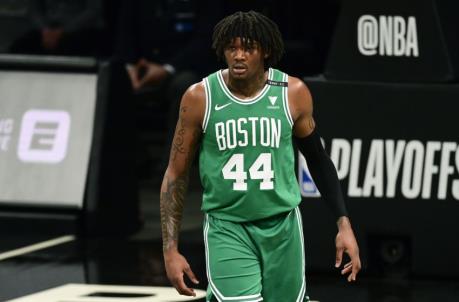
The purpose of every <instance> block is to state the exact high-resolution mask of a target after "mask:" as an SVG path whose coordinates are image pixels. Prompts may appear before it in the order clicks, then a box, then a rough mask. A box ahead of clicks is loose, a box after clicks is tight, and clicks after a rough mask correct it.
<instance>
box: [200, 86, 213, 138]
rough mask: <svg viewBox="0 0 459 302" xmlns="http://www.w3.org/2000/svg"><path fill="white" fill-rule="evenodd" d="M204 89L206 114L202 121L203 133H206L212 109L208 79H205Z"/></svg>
mask: <svg viewBox="0 0 459 302" xmlns="http://www.w3.org/2000/svg"><path fill="white" fill-rule="evenodd" d="M204 88H205V91H206V112H205V113H204V119H203V121H202V132H204V133H205V132H206V129H207V124H208V122H209V118H210V111H211V109H212V100H211V97H210V86H209V80H208V78H205V79H204Z"/></svg>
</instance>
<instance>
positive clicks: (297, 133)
mask: <svg viewBox="0 0 459 302" xmlns="http://www.w3.org/2000/svg"><path fill="white" fill-rule="evenodd" d="M213 48H215V50H216V53H217V55H218V56H219V57H220V58H223V59H224V60H225V61H226V63H227V65H228V68H227V69H225V70H220V71H217V72H215V73H213V74H211V75H209V76H208V77H207V78H205V79H204V80H203V81H202V82H200V83H197V84H195V85H193V86H191V87H190V88H189V89H188V90H187V91H186V92H185V94H184V95H183V98H182V102H181V108H180V115H179V120H178V123H177V128H176V131H175V136H174V140H173V144H172V150H171V153H170V161H169V165H168V168H167V170H166V173H165V175H164V179H163V183H162V187H161V224H162V236H163V252H164V260H165V266H166V271H167V276H168V278H169V279H170V281H171V282H172V284H173V285H174V287H175V288H176V289H177V291H178V292H179V293H180V294H183V295H191V296H194V295H195V293H194V291H193V289H191V288H190V287H188V286H187V285H186V283H185V281H184V277H183V276H184V275H185V274H186V275H187V276H188V278H189V279H190V280H191V281H192V282H193V283H195V284H197V283H198V280H197V279H196V277H195V275H194V274H193V272H192V270H191V268H190V266H189V264H188V262H187V260H186V259H185V258H184V257H183V256H182V255H181V254H180V252H179V248H178V237H179V236H178V234H179V229H180V222H181V219H182V208H183V203H184V200H185V193H186V190H187V184H188V175H189V169H190V165H191V163H192V160H193V157H194V155H195V152H196V151H197V150H198V148H199V164H200V175H201V182H202V185H203V187H204V196H203V203H202V210H203V211H204V213H205V221H204V242H205V248H206V263H207V277H208V282H209V286H208V291H207V301H232V302H239V301H262V300H263V301H268V302H293V301H309V298H308V296H307V293H306V282H305V272H304V267H305V259H304V250H303V237H302V236H303V231H302V222H301V215H300V211H299V208H298V204H299V203H300V201H301V196H300V193H299V188H298V183H297V180H296V177H295V173H294V151H293V147H292V135H293V137H294V140H295V141H296V143H297V145H298V148H299V149H300V151H301V152H302V153H303V154H304V155H305V157H306V160H307V163H308V167H309V168H310V171H311V174H312V176H313V178H314V180H315V183H316V185H317V187H318V188H319V190H320V192H321V194H322V197H323V199H324V200H326V201H327V202H328V203H329V205H330V206H331V208H332V209H333V211H334V213H335V214H336V219H337V228H338V234H337V236H336V263H335V266H336V267H340V266H341V262H342V257H343V252H345V253H346V254H348V256H349V257H350V262H349V263H347V264H346V265H344V267H343V268H342V271H341V273H342V274H343V275H348V277H347V279H348V281H355V280H356V275H357V273H358V272H359V270H360V266H361V265H360V258H359V249H358V246H357V242H356V239H355V236H354V234H353V231H352V228H351V224H350V221H349V218H348V217H347V212H346V208H345V205H344V201H343V197H342V193H341V190H340V184H339V181H338V177H337V174H336V170H335V168H334V166H333V163H332V162H331V160H330V158H329V157H328V156H327V154H326V153H325V151H324V149H323V147H322V144H321V142H320V138H319V134H318V133H317V131H316V130H315V123H314V119H313V116H312V99H311V95H310V94H309V91H308V88H307V87H306V86H305V84H304V83H303V82H302V81H300V80H299V79H297V78H294V77H290V76H288V75H287V74H285V73H283V72H281V71H279V70H276V69H273V68H271V66H273V65H274V64H276V63H277V62H278V61H279V59H280V58H281V56H282V53H283V42H282V38H281V35H280V32H279V30H278V28H277V25H276V24H274V23H273V22H272V21H271V20H270V19H268V18H267V17H265V16H263V15H262V14H259V13H256V12H253V11H250V12H246V13H243V12H238V13H235V14H233V15H230V16H228V17H226V18H224V19H223V20H221V21H220V22H219V23H218V24H217V25H216V26H215V29H214V34H213ZM191 59H192V58H191Z"/></svg>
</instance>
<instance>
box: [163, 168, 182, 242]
mask: <svg viewBox="0 0 459 302" xmlns="http://www.w3.org/2000/svg"><path fill="white" fill-rule="evenodd" d="M164 181H165V182H166V190H165V191H161V198H160V207H161V229H162V236H163V250H164V251H166V250H168V249H169V248H171V247H173V246H174V245H175V246H176V245H177V244H178V234H179V230H180V224H181V221H182V212H183V202H184V200H185V193H186V191H187V187H188V174H185V175H182V176H180V177H177V179H175V180H170V179H168V178H167V177H165V179H164Z"/></svg>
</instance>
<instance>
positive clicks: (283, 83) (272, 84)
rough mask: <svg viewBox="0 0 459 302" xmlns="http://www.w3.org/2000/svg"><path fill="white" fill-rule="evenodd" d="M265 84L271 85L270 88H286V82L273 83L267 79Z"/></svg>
mask: <svg viewBox="0 0 459 302" xmlns="http://www.w3.org/2000/svg"><path fill="white" fill-rule="evenodd" d="M266 84H268V85H271V86H279V87H288V82H282V81H273V80H269V79H268V80H267V81H266Z"/></svg>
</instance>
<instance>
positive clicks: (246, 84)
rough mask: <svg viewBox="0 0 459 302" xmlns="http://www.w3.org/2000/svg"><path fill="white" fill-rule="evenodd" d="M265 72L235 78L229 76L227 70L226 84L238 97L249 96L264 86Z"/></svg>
mask: <svg viewBox="0 0 459 302" xmlns="http://www.w3.org/2000/svg"><path fill="white" fill-rule="evenodd" d="M266 80H267V72H265V71H263V72H259V73H256V74H255V75H254V76H253V77H251V78H247V79H236V78H233V77H231V74H230V73H229V72H228V78H227V81H226V85H227V86H228V89H229V90H230V91H231V93H233V94H234V95H235V96H237V97H240V98H243V99H244V98H251V97H254V96H256V95H257V94H258V93H259V92H260V91H261V90H262V89H263V87H264V86H265V83H266Z"/></svg>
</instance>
